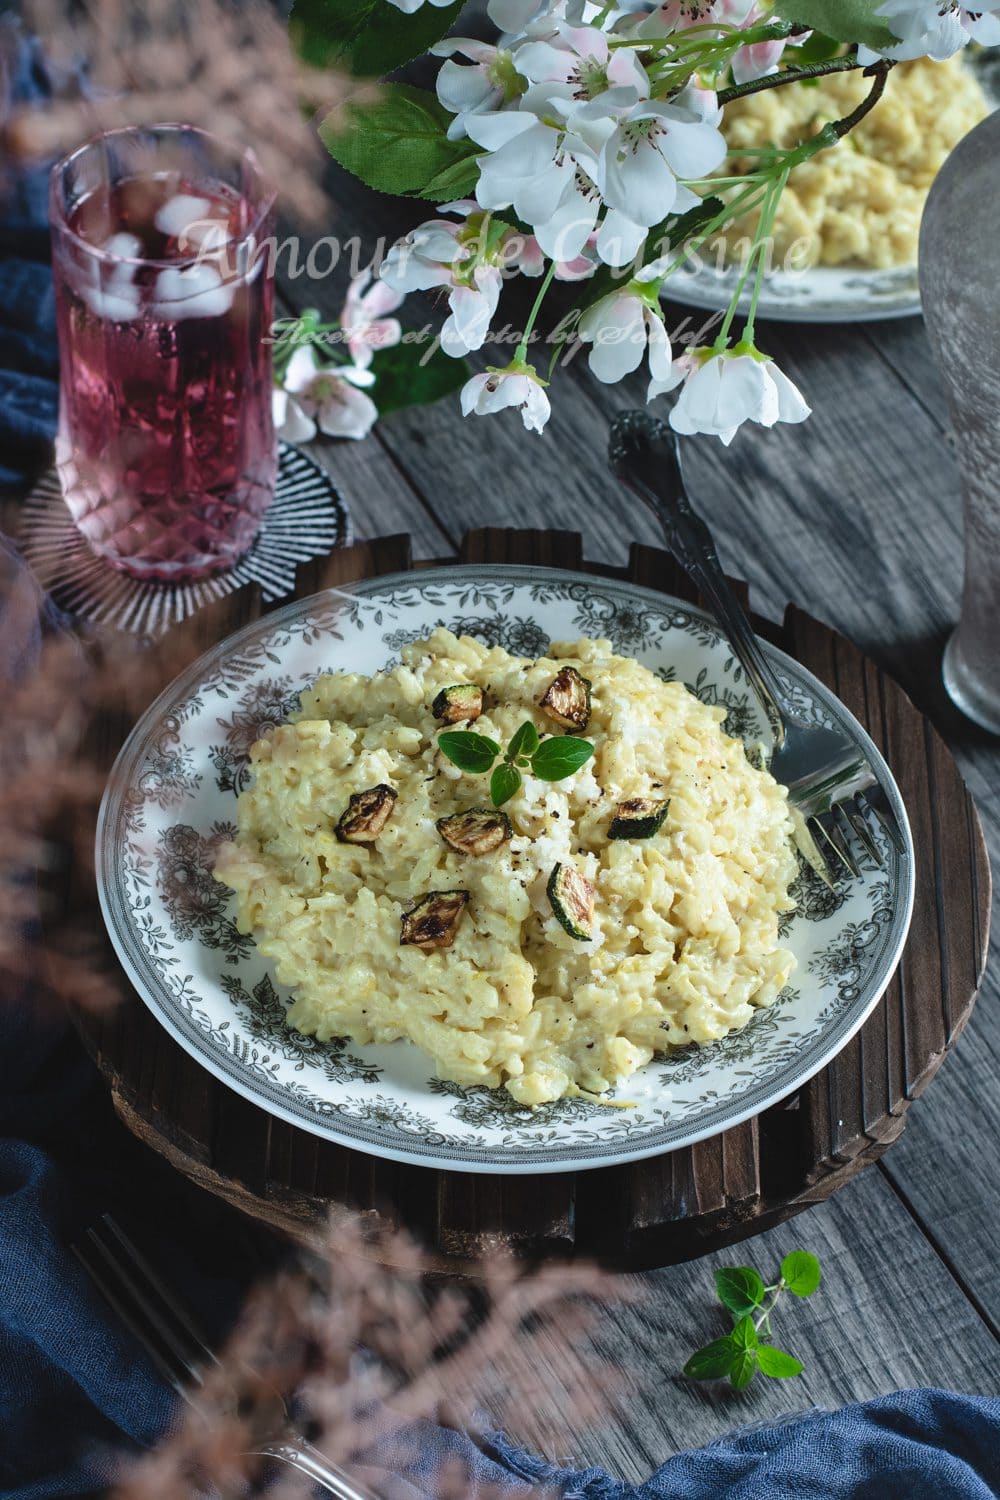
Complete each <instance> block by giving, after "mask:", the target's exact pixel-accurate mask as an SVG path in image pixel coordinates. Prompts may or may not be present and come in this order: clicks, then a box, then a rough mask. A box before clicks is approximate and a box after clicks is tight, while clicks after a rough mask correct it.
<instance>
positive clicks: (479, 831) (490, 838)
mask: <svg viewBox="0 0 1000 1500" xmlns="http://www.w3.org/2000/svg"><path fill="white" fill-rule="evenodd" d="M437 830H438V833H439V834H440V835H441V837H442V838H443V839H444V841H445V843H446V844H450V845H451V847H452V849H457V850H458V852H459V854H492V853H493V851H494V849H499V848H500V845H501V844H505V843H506V842H507V840H508V839H509V838H510V836H511V834H512V833H513V829H512V828H511V826H510V819H509V818H508V816H507V814H506V813H503V812H499V811H498V810H497V809H496V808H495V807H470V808H469V810H468V812H459V813H452V814H451V817H449V818H438V820H437Z"/></svg>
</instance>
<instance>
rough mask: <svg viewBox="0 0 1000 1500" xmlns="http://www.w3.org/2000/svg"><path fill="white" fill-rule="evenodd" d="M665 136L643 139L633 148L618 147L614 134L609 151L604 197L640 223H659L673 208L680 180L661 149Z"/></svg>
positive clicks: (606, 156)
mask: <svg viewBox="0 0 1000 1500" xmlns="http://www.w3.org/2000/svg"><path fill="white" fill-rule="evenodd" d="M662 139H663V137H662V136H657V137H656V138H655V143H654V141H653V140H639V141H636V142H635V144H634V146H632V148H631V149H629V148H628V147H627V146H626V147H625V148H624V149H621V148H619V149H616V137H614V136H612V138H611V140H610V141H609V142H608V145H607V147H606V150H605V159H604V182H603V189H604V200H605V202H606V203H607V204H608V205H609V206H610V207H611V208H617V209H620V210H621V211H622V212H623V213H626V214H628V217H629V218H630V219H631V220H633V222H634V223H636V224H644V225H646V227H647V228H649V227H651V226H652V225H653V224H659V222H660V220H661V219H664V218H666V216H667V214H668V213H669V212H670V210H671V209H672V207H673V204H674V198H675V197H676V195H677V179H676V177H675V176H674V173H673V172H672V171H671V169H670V167H669V166H668V165H667V162H666V160H665V159H664V157H663V155H662V153H661V151H660V150H658V149H657V147H658V146H659V143H660V141H661V140H662Z"/></svg>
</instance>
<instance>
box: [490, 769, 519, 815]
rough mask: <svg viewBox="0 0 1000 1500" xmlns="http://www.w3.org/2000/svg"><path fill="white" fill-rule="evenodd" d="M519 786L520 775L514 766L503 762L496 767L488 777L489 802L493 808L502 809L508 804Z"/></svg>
mask: <svg viewBox="0 0 1000 1500" xmlns="http://www.w3.org/2000/svg"><path fill="white" fill-rule="evenodd" d="M520 785H521V773H520V771H519V770H518V769H517V767H516V766H511V765H508V764H507V762H506V761H505V760H503V761H501V762H500V764H499V765H498V766H497V768H496V770H495V771H494V772H493V775H492V776H491V777H490V801H491V802H492V803H493V806H494V807H502V806H503V804H504V803H505V802H509V801H510V799H511V797H513V795H514V793H515V792H516V791H517V790H518V788H519V787H520Z"/></svg>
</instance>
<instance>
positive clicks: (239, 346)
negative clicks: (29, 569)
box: [52, 126, 276, 580]
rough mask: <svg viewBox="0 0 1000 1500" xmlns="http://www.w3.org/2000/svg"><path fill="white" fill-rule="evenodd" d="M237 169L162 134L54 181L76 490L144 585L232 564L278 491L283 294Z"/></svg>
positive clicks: (94, 530)
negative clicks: (275, 363)
mask: <svg viewBox="0 0 1000 1500" xmlns="http://www.w3.org/2000/svg"><path fill="white" fill-rule="evenodd" d="M226 155H227V153H226V152H225V150H224V148H222V147H221V146H220V145H219V144H218V143H217V142H214V141H213V140H212V138H211V137H209V136H206V135H204V134H203V133H202V132H200V131H195V130H193V129H191V128H189V127H184V126H162V127H156V128H154V129H152V130H135V131H133V130H126V131H114V132H110V133H109V134H108V135H105V136H103V137H101V138H99V139H98V140H97V141H95V142H92V143H90V144H89V145H88V146H85V147H83V148H81V150H80V151H78V152H76V153H74V155H73V156H72V157H70V158H68V159H67V161H66V162H63V163H61V164H60V165H59V166H57V167H56V168H54V170H53V192H52V207H53V213H52V227H53V265H54V273H55V288H56V309H57V318H58V328H59V354H60V409H59V434H58V439H57V446H56V454H57V461H58V464H59V470H60V476H61V478H62V484H63V491H64V494H65V497H66V503H67V505H68V506H69V509H70V512H71V513H72V515H73V519H74V520H75V522H76V524H77V526H78V527H79V529H80V531H81V532H82V533H83V535H84V536H85V537H86V539H87V541H88V542H89V544H90V546H91V547H92V548H93V550H94V551H95V552H97V553H99V554H100V555H101V556H103V557H106V558H107V559H108V561H109V563H111V565H112V566H114V567H117V568H120V569H122V570H123V571H125V572H128V573H131V574H133V575H134V576H137V577H142V578H160V579H175V580H176V579H186V578H197V577H201V576H204V575H205V574H208V573H212V572H215V571H217V570H219V569H222V568H226V567H228V566H229V565H230V564H232V563H233V562H235V560H236V559H237V558H239V557H240V556H241V555H242V554H243V553H244V552H246V550H247V549H248V548H249V547H250V545H251V543H252V542H253V539H254V537H255V536H256V534H257V532H258V530H259V529H260V524H261V520H262V518H263V515H264V512H265V510H266V509H267V507H268V505H269V504H270V501H271V498H272V496H273V493H274V481H275V473H276V444H275V437H274V426H273V423H272V419H271V346H270V343H269V342H268V338H267V336H268V334H269V331H270V326H271V320H272V316H273V313H272V307H273V281H272V279H271V278H270V277H269V276H268V274H267V269H268V268H267V266H266V264H265V263H264V258H263V257H258V256H255V253H254V252H255V249H256V248H257V247H258V246H259V244H260V241H261V239H262V238H263V237H264V236H265V235H266V234H267V233H268V232H269V230H270V212H271V202H272V199H271V196H270V195H269V194H268V193H267V190H266V189H265V188H263V187H262V186H261V184H260V183H259V180H258V179H257V177H256V171H255V168H254V166H253V162H252V158H251V159H249V160H248V158H247V155H246V154H244V156H243V157H240V156H239V155H238V154H232V153H230V154H229V155H230V161H229V162H228V163H227V162H226V160H225V158H226ZM233 162H235V164H236V169H235V171H234V170H233Z"/></svg>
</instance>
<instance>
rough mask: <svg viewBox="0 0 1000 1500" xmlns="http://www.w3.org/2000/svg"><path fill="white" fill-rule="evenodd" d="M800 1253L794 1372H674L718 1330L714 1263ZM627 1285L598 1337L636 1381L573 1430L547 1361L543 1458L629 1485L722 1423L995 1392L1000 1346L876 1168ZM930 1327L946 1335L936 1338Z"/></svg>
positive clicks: (779, 1336)
mask: <svg viewBox="0 0 1000 1500" xmlns="http://www.w3.org/2000/svg"><path fill="white" fill-rule="evenodd" d="M799 1248H801V1249H806V1250H812V1251H813V1252H814V1253H815V1254H817V1255H819V1257H820V1259H821V1261H822V1265H823V1270H824V1279H823V1284H822V1286H821V1288H820V1290H819V1291H818V1292H817V1293H816V1294H815V1296H814V1297H812V1298H811V1299H810V1300H809V1301H798V1302H796V1301H795V1300H794V1299H792V1298H788V1299H786V1300H785V1302H783V1303H782V1304H781V1305H780V1306H779V1309H778V1312H777V1314H776V1316H775V1322H774V1329H775V1342H776V1343H778V1344H779V1345H780V1346H781V1347H783V1348H787V1349H790V1350H791V1351H792V1352H793V1353H795V1354H797V1355H798V1356H799V1358H800V1359H802V1361H803V1362H804V1364H805V1366H806V1368H805V1372H804V1373H803V1375H802V1376H800V1377H799V1378H798V1379H797V1380H791V1381H766V1380H763V1379H762V1378H761V1377H758V1378H757V1379H756V1380H755V1381H754V1383H753V1384H752V1385H751V1386H750V1388H749V1389H748V1391H747V1392H746V1394H745V1395H744V1396H743V1397H738V1396H735V1395H734V1394H733V1393H732V1392H731V1391H730V1390H729V1388H728V1387H727V1386H725V1385H720V1384H716V1383H714V1382H713V1383H705V1384H696V1383H693V1382H690V1381H687V1380H685V1379H684V1378H683V1377H682V1376H681V1375H680V1374H679V1371H680V1368H681V1366H682V1365H683V1363H684V1361H685V1359H686V1358H687V1356H688V1354H690V1353H691V1352H692V1351H693V1350H694V1349H696V1348H697V1347H699V1346H700V1345H701V1344H703V1343H707V1342H708V1340H709V1339H710V1338H714V1337H717V1336H718V1335H719V1334H721V1333H723V1332H724V1331H725V1329H726V1326H727V1324H726V1321H725V1317H724V1314H723V1313H722V1311H721V1308H720V1307H719V1304H718V1303H717V1302H715V1301H714V1290H713V1272H714V1270H715V1268H716V1267H717V1266H722V1265H754V1266H757V1267H758V1268H759V1269H760V1271H761V1273H762V1274H763V1275H765V1276H766V1277H770V1276H771V1275H772V1274H773V1273H774V1271H775V1270H776V1269H777V1266H778V1265H779V1263H780V1261H781V1258H782V1256H784V1255H785V1254H787V1253H788V1251H789V1250H793V1249H799ZM628 1280H629V1283H630V1284H634V1285H636V1286H637V1289H638V1291H639V1293H640V1299H641V1300H640V1301H639V1302H638V1303H637V1304H636V1305H635V1306H632V1307H625V1308H619V1309H617V1310H616V1312H615V1314H614V1316H613V1318H611V1319H609V1320H608V1321H607V1322H606V1324H605V1326H604V1328H603V1331H602V1335H601V1343H602V1346H603V1348H604V1350H605V1351H606V1352H607V1355H608V1356H609V1357H610V1359H611V1361H612V1363H613V1364H615V1365H620V1366H625V1367H631V1369H632V1370H633V1371H634V1372H635V1375H636V1377H637V1379H636V1385H635V1389H634V1391H633V1393H632V1394H631V1395H630V1396H629V1397H628V1399H627V1400H625V1401H620V1402H618V1403H617V1409H616V1410H615V1411H614V1413H613V1416H612V1417H611V1419H610V1420H607V1421H605V1422H604V1423H603V1424H601V1425H600V1426H597V1427H587V1426H582V1425H581V1424H580V1423H579V1422H578V1421H576V1420H575V1419H574V1415H573V1413H572V1411H571V1410H570V1409H569V1404H568V1403H567V1402H566V1401H565V1398H564V1397H563V1396H561V1393H560V1380H559V1372H558V1370H557V1369H553V1368H552V1367H551V1366H550V1367H549V1368H547V1369H546V1371H545V1375H546V1379H545V1382H544V1384H545V1388H546V1391H547V1392H548V1393H549V1394H548V1401H549V1404H550V1405H549V1409H547V1410H546V1412H545V1425H546V1440H545V1446H546V1449H547V1451H548V1453H549V1454H550V1456H553V1457H558V1456H563V1455H569V1456H570V1457H571V1458H572V1460H573V1461H574V1462H579V1463H598V1464H602V1465H603V1466H605V1467H606V1468H608V1469H609V1470H610V1471H611V1472H612V1474H614V1475H615V1476H617V1477H620V1478H622V1479H625V1480H628V1481H633V1482H634V1481H637V1480H641V1479H643V1478H645V1477H646V1475H647V1474H648V1473H649V1472H650V1470H651V1469H652V1468H654V1467H655V1466H657V1465H658V1464H660V1463H663V1462H664V1461H665V1460H666V1459H668V1458H669V1457H671V1455H672V1454H674V1453H676V1452H679V1451H681V1450H683V1449H685V1448H689V1447H697V1446H698V1445H700V1444H702V1443H706V1442H710V1441H712V1440H713V1439H714V1438H717V1437H720V1436H722V1435H723V1434H724V1433H726V1432H728V1431H730V1430H731V1429H732V1428H734V1427H738V1426H742V1425H746V1424H750V1423H755V1422H768V1421H777V1420H780V1419H781V1418H783V1417H786V1416H789V1415H791V1414H794V1413H797V1412H802V1411H806V1410H808V1409H810V1408H811V1407H816V1406H819V1407H838V1406H841V1405H843V1404H844V1403H846V1402H850V1401H864V1400H869V1399H871V1398H873V1397H875V1396H879V1395H884V1394H887V1393H888V1392H890V1391H892V1390H896V1389H899V1388H905V1387H910V1386H915V1385H921V1384H928V1383H933V1384H939V1385H943V1386H947V1387H950V1388H953V1389H956V1390H962V1391H971V1392H985V1393H989V1394H996V1393H997V1392H1000V1345H998V1343H997V1341H996V1339H995V1338H994V1336H993V1334H992V1333H991V1331H990V1330H989V1329H988V1328H987V1326H986V1324H985V1323H984V1322H983V1321H982V1319H981V1318H980V1317H979V1315H978V1313H977V1312H976V1310H975V1309H974V1308H973V1307H972V1306H971V1304H970V1303H969V1301H968V1299H967V1298H966V1297H965V1295H964V1293H963V1291H962V1289H961V1288H960V1286H959V1285H958V1283H957V1282H956V1281H955V1280H954V1279H953V1278H952V1277H951V1276H950V1275H949V1274H947V1272H946V1271H944V1270H943V1268H942V1265H941V1261H940V1260H939V1258H938V1256H937V1255H936V1254H935V1253H934V1251H933V1249H932V1248H931V1247H930V1245H929V1244H928V1243H927V1241H926V1240H925V1238H924V1237H923V1235H922V1234H921V1233H920V1232H919V1230H918V1229H917V1227H916V1225H915V1224H914V1222H913V1220H912V1219H911V1218H910V1216H909V1214H907V1213H906V1212H905V1210H903V1209H902V1205H901V1204H900V1202H899V1200H898V1198H897V1197H896V1196H895V1195H894V1193H893V1192H892V1190H891V1189H890V1187H889V1184H888V1183H887V1182H886V1181H885V1179H884V1178H882V1177H881V1176H880V1175H879V1174H878V1173H877V1172H868V1173H865V1174H863V1175H862V1176H861V1177H859V1178H857V1179H855V1181H854V1182H852V1183H851V1184H850V1185H849V1186H848V1187H847V1188H845V1190H844V1191H843V1192H842V1193H840V1194H839V1195H838V1196H837V1197H836V1198H834V1199H832V1200H831V1201H830V1202H828V1203H825V1204H823V1205H822V1206H821V1207H820V1208H817V1209H813V1210H811V1211H810V1212H809V1213H806V1214H802V1215H800V1217H799V1218H797V1219H794V1220H792V1221H791V1222H790V1223H788V1224H783V1225H781V1226H780V1227H779V1228H778V1229H774V1230H770V1231H768V1233H766V1234H763V1235H760V1236H758V1237H757V1238H756V1239H755V1240H753V1241H751V1242H750V1243H749V1244H745V1245H740V1246H736V1247H735V1248H734V1249H733V1250H730V1251H721V1252H718V1253H715V1254H712V1255H708V1256H705V1257H704V1258H703V1259H701V1260H699V1261H697V1262H694V1263H693V1264H689V1265H683V1266H672V1267H669V1268H667V1269H665V1270H662V1271H654V1272H650V1273H647V1274H646V1275H645V1276H643V1277H641V1278H629V1279H628ZM789 1303H792V1304H793V1305H789ZM934 1329H940V1330H945V1329H946V1330H947V1337H941V1336H935V1335H934V1334H933V1332H932V1330H934ZM543 1358H544V1351H543ZM512 1378H513V1372H512ZM514 1436H515V1437H516V1436H517V1434H516V1433H515V1434H514Z"/></svg>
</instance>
